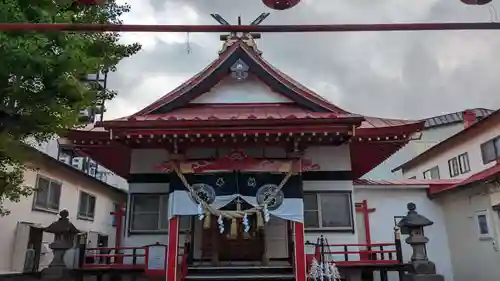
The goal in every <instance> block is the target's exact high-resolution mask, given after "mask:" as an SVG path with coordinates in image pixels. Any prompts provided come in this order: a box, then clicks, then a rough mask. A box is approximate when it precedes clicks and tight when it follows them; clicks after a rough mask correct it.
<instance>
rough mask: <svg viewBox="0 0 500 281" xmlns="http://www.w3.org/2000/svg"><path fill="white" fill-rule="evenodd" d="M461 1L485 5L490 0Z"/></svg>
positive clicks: (467, 3) (468, 3)
mask: <svg viewBox="0 0 500 281" xmlns="http://www.w3.org/2000/svg"><path fill="white" fill-rule="evenodd" d="M460 1H462V3H464V4H466V5H486V4H488V3H490V2H491V1H492V0H460Z"/></svg>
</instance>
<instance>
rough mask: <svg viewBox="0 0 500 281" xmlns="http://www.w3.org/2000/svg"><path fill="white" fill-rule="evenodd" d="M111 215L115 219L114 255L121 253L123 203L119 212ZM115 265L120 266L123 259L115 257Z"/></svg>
mask: <svg viewBox="0 0 500 281" xmlns="http://www.w3.org/2000/svg"><path fill="white" fill-rule="evenodd" d="M110 214H111V215H113V216H115V217H116V226H115V254H119V253H121V251H120V248H121V246H122V233H123V217H124V216H125V203H121V204H120V207H119V210H118V211H117V212H111V213H110ZM116 263H118V264H122V263H123V257H122V256H118V257H116Z"/></svg>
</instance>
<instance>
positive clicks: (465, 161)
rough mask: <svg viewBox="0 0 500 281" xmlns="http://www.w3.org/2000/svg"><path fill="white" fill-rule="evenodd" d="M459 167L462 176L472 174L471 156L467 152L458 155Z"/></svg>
mask: <svg viewBox="0 0 500 281" xmlns="http://www.w3.org/2000/svg"><path fill="white" fill-rule="evenodd" d="M458 165H459V166H460V173H461V174H465V173H468V172H470V164H469V154H468V153H467V152H465V153H462V154H460V155H458Z"/></svg>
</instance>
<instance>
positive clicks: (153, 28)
mask: <svg viewBox="0 0 500 281" xmlns="http://www.w3.org/2000/svg"><path fill="white" fill-rule="evenodd" d="M496 29H500V23H495V22H455V23H390V24H325V25H137V24H136V25H134V24H123V25H117V24H71V23H0V30H1V31H81V32H103V31H115V32H215V33H227V32H261V33H262V32H354V31H417V30H496Z"/></svg>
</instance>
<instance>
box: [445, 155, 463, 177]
mask: <svg viewBox="0 0 500 281" xmlns="http://www.w3.org/2000/svg"><path fill="white" fill-rule="evenodd" d="M448 169H449V170H450V177H452V178H453V177H456V176H458V175H460V168H459V167H458V157H453V158H451V159H450V160H448Z"/></svg>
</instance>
